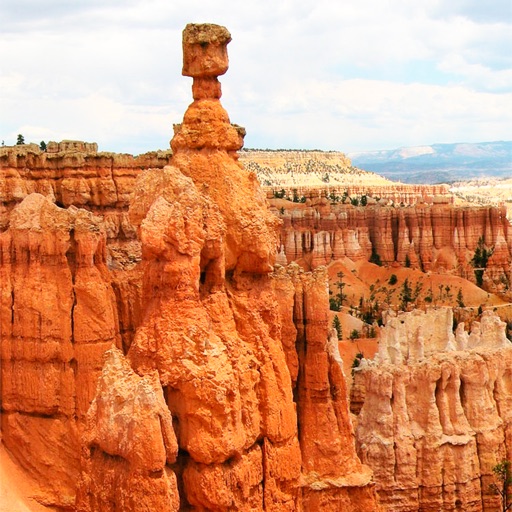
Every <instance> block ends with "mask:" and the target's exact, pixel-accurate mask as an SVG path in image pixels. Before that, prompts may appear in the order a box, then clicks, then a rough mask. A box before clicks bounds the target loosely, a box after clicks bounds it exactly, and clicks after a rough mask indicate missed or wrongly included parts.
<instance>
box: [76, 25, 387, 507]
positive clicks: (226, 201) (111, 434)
mask: <svg viewBox="0 0 512 512" xmlns="http://www.w3.org/2000/svg"><path fill="white" fill-rule="evenodd" d="M229 41H230V35H229V33H228V32H227V30H226V29H224V28H223V27H218V26H215V25H189V26H187V28H186V29H185V31H184V38H183V44H184V69H183V74H185V75H187V76H192V77H193V78H194V83H193V88H192V90H193V96H194V100H195V101H194V103H192V105H191V106H190V107H189V109H188V110H187V112H186V113H185V116H184V120H183V123H182V124H181V125H179V126H176V128H175V135H174V138H173V140H172V142H171V145H172V148H173V152H174V156H173V159H172V161H171V165H170V166H169V167H166V168H164V169H163V170H151V171H147V172H145V173H143V174H142V175H141V176H140V178H139V180H138V182H137V185H136V190H135V195H134V199H133V202H132V204H131V206H130V218H131V221H132V223H133V224H134V225H136V226H137V227H138V230H139V234H140V239H141V243H142V268H143V272H144V276H143V287H142V296H143V300H142V304H144V308H143V312H142V315H141V320H140V325H139V326H138V328H137V329H136V331H135V334H134V337H133V341H132V343H131V346H130V348H129V350H128V353H127V355H126V358H125V357H124V356H123V355H122V354H121V353H120V352H115V351H111V352H109V356H108V358H107V360H106V363H105V367H104V368H103V373H102V376H101V379H100V385H99V388H98V393H97V395H96V397H95V399H94V400H93V402H92V406H91V409H90V410H89V413H88V419H87V428H86V430H85V436H84V445H83V449H82V475H81V480H80V490H79V494H78V502H77V507H78V509H79V510H82V511H91V510H118V509H119V508H122V509H124V510H132V509H133V510H150V509H151V510H156V509H158V510H178V508H180V509H182V510H205V511H206V510H211V511H220V510H244V511H248V510H255V511H256V510H275V511H278V510H279V511H283V510H290V511H295V510H314V509H317V510H320V509H321V510H327V511H328V510H346V511H354V512H355V511H356V510H357V511H364V510H368V511H370V510H372V511H373V510H377V509H378V507H377V505H376V502H375V497H374V494H373V491H372V487H371V485H369V484H370V482H371V474H370V472H369V470H368V468H366V467H365V466H363V465H361V463H360V461H359V460H358V459H357V456H356V454H355V445H354V437H353V431H352V427H351V423H350V418H349V415H348V407H347V401H346V392H345V389H344V387H343V386H344V379H343V375H342V370H341V368H342V367H341V365H340V361H339V356H338V355H337V351H336V349H335V344H334V345H333V344H332V343H331V344H330V345H329V346H331V349H330V351H326V342H327V340H328V334H329V333H328V331H329V326H328V322H327V304H328V295H327V276H326V274H325V272H317V273H316V274H314V275H311V274H304V273H303V272H302V271H300V269H299V268H298V267H297V266H295V267H292V268H291V269H290V270H289V271H286V270H284V269H282V268H281V269H278V270H276V272H275V273H274V274H272V273H271V271H272V268H273V262H274V258H275V249H276V245H277V244H276V240H277V228H278V221H277V219H276V218H275V216H273V215H272V214H271V213H270V212H269V210H268V208H267V203H266V201H265V196H264V194H263V193H262V192H261V190H260V188H259V186H258V183H257V180H256V178H255V176H254V174H251V173H249V172H247V171H246V170H244V168H243V167H242V166H241V165H240V164H239V163H238V161H237V155H236V150H238V149H239V148H240V147H241V145H242V136H243V130H242V129H240V128H239V127H236V126H233V125H231V123H230V122H229V118H228V116H227V113H226V112H225V111H224V109H223V108H222V106H221V104H220V102H219V98H220V93H221V90H220V84H219V82H218V79H217V76H218V75H220V74H222V73H224V72H225V71H226V70H227V54H226V45H227V43H228V42H229ZM297 340H300V341H299V343H300V346H301V348H300V349H299V351H298V352H297V351H296V348H295V344H296V342H297ZM120 381H121V382H122V383H120ZM118 386H119V391H114V392H112V391H109V390H110V389H111V388H115V389H117V387H118ZM294 393H295V396H296V397H297V398H296V401H294ZM317 406H320V407H321V408H322V410H323V411H324V412H325V417H317V415H316V413H315V411H314V408H315V407H317ZM126 411H133V413H132V414H133V415H135V417H130V416H129V415H128V414H126ZM315 418H316V419H315ZM332 422H334V423H332ZM132 430H133V436H134V438H137V439H140V440H141V442H140V443H132V442H130V441H131V438H128V437H127V434H126V432H127V431H128V432H130V431H132ZM150 452H151V453H152V456H149V457H146V456H145V455H144V454H146V453H150Z"/></svg>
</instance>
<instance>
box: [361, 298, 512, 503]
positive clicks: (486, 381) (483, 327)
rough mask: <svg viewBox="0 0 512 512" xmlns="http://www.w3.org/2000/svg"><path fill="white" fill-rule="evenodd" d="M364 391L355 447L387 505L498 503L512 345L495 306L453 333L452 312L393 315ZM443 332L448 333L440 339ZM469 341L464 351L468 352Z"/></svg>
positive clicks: (508, 450)
mask: <svg viewBox="0 0 512 512" xmlns="http://www.w3.org/2000/svg"><path fill="white" fill-rule="evenodd" d="M389 320H390V321H389V322H388V323H387V324H386V326H385V327H383V328H382V331H383V332H382V334H383V338H382V339H383V340H384V343H383V346H382V347H380V348H379V356H378V357H377V358H376V360H377V361H378V362H375V363H369V364H363V365H362V366H361V369H360V370H358V371H356V372H355V381H356V384H357V386H359V387H362V388H363V389H364V393H363V394H364V395H365V397H364V405H363V407H362V409H361V412H360V414H359V416H358V426H357V431H356V435H357V445H358V452H359V454H360V456H361V458H362V460H363V462H366V463H367V464H369V465H370V466H371V467H372V469H373V470H374V474H375V481H376V486H377V491H378V494H379V498H380V500H381V503H382V504H383V506H384V507H385V509H386V510H389V511H390V512H391V511H393V512H412V511H416V510H443V511H448V510H454V511H455V510H457V511H464V512H468V511H469V512H481V511H485V512H490V511H493V512H495V511H498V510H502V509H501V505H500V499H499V496H498V495H497V494H496V493H494V492H493V491H492V488H491V485H492V484H494V483H497V482H496V480H495V477H494V475H493V471H492V468H493V467H494V466H495V465H496V464H497V463H499V462H501V461H502V460H504V459H510V458H511V457H512V444H511V442H512V438H511V432H512V430H511V428H512V407H511V403H510V393H511V385H512V370H511V368H512V348H511V345H510V342H509V341H508V340H507V339H506V337H505V324H504V323H503V322H501V321H500V320H499V318H498V317H497V316H495V315H494V314H493V313H492V312H490V311H489V312H486V313H485V314H484V316H483V317H482V321H481V322H479V323H478V322H476V323H475V324H474V325H473V326H472V329H471V333H468V332H466V331H464V328H463V327H464V326H463V325H459V327H458V329H457V332H456V333H455V334H452V331H451V329H452V315H451V309H448V308H447V309H439V310H435V309H431V310H429V311H427V312H419V311H414V312H410V313H401V314H399V315H398V316H393V317H391V318H390V319H389ZM447 333H448V336H447ZM468 348H471V350H468Z"/></svg>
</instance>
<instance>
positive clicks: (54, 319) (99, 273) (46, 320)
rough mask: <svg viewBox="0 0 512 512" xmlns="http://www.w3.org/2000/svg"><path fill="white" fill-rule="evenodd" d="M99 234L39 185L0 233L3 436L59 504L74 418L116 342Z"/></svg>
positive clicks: (72, 457) (69, 480)
mask: <svg viewBox="0 0 512 512" xmlns="http://www.w3.org/2000/svg"><path fill="white" fill-rule="evenodd" d="M105 241H106V240H105V232H104V230H103V228H102V226H101V221H100V219H99V218H96V217H94V216H93V215H92V214H91V213H90V212H86V211H84V210H79V209H77V208H71V209H68V210H64V209H61V208H59V207H57V206H56V205H54V204H53V203H52V202H51V201H50V200H49V199H47V198H45V197H43V196H42V195H40V194H31V195H29V196H27V197H26V198H25V199H24V200H23V202H22V203H21V204H19V205H18V206H17V207H16V208H15V209H14V210H13V212H12V214H11V216H10V224H9V229H8V230H7V231H5V232H4V233H2V234H1V236H0V244H1V245H0V248H1V263H2V264H1V266H0V268H1V273H2V275H1V278H2V294H1V296H0V299H1V309H0V311H1V335H2V351H1V370H2V371H1V378H2V409H3V414H2V432H3V442H4V443H5V445H6V447H7V448H8V450H9V451H10V452H11V453H13V455H14V456H15V457H16V458H17V460H18V461H20V463H21V464H22V465H23V466H24V467H25V468H26V469H27V470H28V471H29V473H30V474H31V475H32V476H33V477H34V478H35V479H36V480H37V481H38V482H39V484H40V486H41V487H42V488H43V490H44V492H45V496H43V497H41V500H42V501H44V502H46V503H51V504H53V503H56V504H58V505H60V506H70V505H71V504H73V502H74V491H75V485H76V479H77V476H78V472H79V442H78V429H79V424H80V422H81V420H82V419H83V417H84V415H85V412H86V411H87V409H88V407H89V404H90V402H91V400H92V397H93V396H94V393H95V386H96V376H97V375H98V374H99V371H100V370H101V365H102V355H103V352H104V351H105V350H106V349H107V348H109V347H110V346H112V345H113V344H115V343H117V342H118V341H119V334H118V329H117V316H116V315H117V313H116V306H115V297H114V294H113V291H112V288H111V285H110V276H109V274H108V271H107V268H106V261H105V260H106V251H105ZM50 475H51V476H50Z"/></svg>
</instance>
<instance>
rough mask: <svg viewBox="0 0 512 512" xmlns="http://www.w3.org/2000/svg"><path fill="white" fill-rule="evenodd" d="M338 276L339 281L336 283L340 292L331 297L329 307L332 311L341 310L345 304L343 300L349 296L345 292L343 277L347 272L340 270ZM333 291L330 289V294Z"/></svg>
mask: <svg viewBox="0 0 512 512" xmlns="http://www.w3.org/2000/svg"><path fill="white" fill-rule="evenodd" d="M336 276H337V277H338V281H336V282H335V283H334V284H335V286H336V288H337V289H338V293H336V294H335V295H334V297H329V307H330V309H331V311H340V310H341V307H342V306H343V302H344V301H345V299H346V298H347V296H346V295H345V294H344V293H343V288H345V283H344V282H343V278H344V277H345V274H344V273H343V272H338V273H337V274H336ZM331 293H332V292H331V291H330V290H329V294H331Z"/></svg>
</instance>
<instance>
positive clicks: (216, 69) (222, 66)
mask: <svg viewBox="0 0 512 512" xmlns="http://www.w3.org/2000/svg"><path fill="white" fill-rule="evenodd" d="M230 41H231V34H230V33H229V31H228V30H227V29H226V28H225V27H222V26H220V25H213V24H210V23H201V24H196V23H189V24H188V25H187V26H186V27H185V29H184V30H183V70H182V74H183V75H184V76H191V77H193V78H201V77H204V78H206V77H217V76H219V75H223V74H224V73H225V72H226V71H227V70H228V66H229V60H228V51H227V45H228V43H229V42H230Z"/></svg>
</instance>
